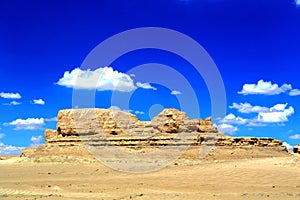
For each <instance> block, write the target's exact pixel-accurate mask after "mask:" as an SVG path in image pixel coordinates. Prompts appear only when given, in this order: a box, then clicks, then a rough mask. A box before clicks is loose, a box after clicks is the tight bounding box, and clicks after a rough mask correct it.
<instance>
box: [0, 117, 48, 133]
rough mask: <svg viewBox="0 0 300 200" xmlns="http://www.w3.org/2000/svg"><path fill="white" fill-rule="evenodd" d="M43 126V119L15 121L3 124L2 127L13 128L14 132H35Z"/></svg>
mask: <svg viewBox="0 0 300 200" xmlns="http://www.w3.org/2000/svg"><path fill="white" fill-rule="evenodd" d="M44 125H45V120H44V118H27V119H16V120H14V121H12V122H8V123H4V126H15V128H14V129H15V130H35V129H40V128H42V127H43V126H44Z"/></svg>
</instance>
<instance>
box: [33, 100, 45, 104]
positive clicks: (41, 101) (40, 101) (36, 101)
mask: <svg viewBox="0 0 300 200" xmlns="http://www.w3.org/2000/svg"><path fill="white" fill-rule="evenodd" d="M31 103H32V104H38V105H45V101H44V100H43V99H34V100H33V101H32V102H31Z"/></svg>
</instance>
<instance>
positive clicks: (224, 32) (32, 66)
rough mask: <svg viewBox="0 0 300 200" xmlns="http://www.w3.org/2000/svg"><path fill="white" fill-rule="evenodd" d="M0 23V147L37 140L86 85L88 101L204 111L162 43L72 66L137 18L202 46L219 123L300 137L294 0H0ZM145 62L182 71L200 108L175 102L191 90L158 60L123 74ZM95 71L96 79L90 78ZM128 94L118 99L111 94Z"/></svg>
mask: <svg viewBox="0 0 300 200" xmlns="http://www.w3.org/2000/svg"><path fill="white" fill-rule="evenodd" d="M0 24H1V26H0V67H1V73H0V80H1V81H0V112H1V115H0V154H18V153H19V152H20V150H21V149H22V147H28V146H34V145H38V144H41V143H43V140H44V136H43V130H44V129H45V128H53V129H55V125H56V118H55V117H56V115H57V112H58V111H59V110H60V109H65V108H72V107H74V106H76V105H74V104H73V93H74V90H79V91H83V93H84V91H88V92H91V91H94V94H95V98H94V99H93V100H94V101H93V102H94V104H95V106H96V107H102V108H109V107H111V106H114V108H117V107H119V108H120V109H122V110H129V111H130V112H132V113H136V114H137V116H138V117H139V118H141V119H143V120H149V119H150V118H151V117H153V116H154V115H155V114H157V113H158V112H159V111H160V110H161V109H163V108H166V107H175V108H179V109H182V110H184V111H186V112H187V114H188V115H189V116H190V117H201V118H205V117H207V116H210V115H211V114H212V113H211V106H212V105H211V97H210V93H209V91H208V87H207V85H206V82H205V80H204V79H203V77H201V74H199V73H197V70H195V68H193V66H192V65H191V63H189V62H188V61H187V60H186V59H184V58H182V57H179V56H178V55H176V54H174V53H172V52H167V51H163V50H159V49H143V50H136V51H133V52H129V53H127V54H125V55H122V56H120V57H119V58H118V59H116V60H115V61H114V62H112V63H111V64H110V66H85V68H82V67H81V65H82V63H83V61H84V59H85V58H86V57H87V55H88V54H89V53H90V52H91V51H92V50H93V49H94V48H95V47H96V46H97V45H99V44H100V43H101V42H103V41H104V40H106V39H107V38H109V37H111V36H113V35H115V34H118V33H120V32H123V31H126V30H130V29H134V28H140V27H162V28H167V29H172V30H175V31H178V32H181V33H183V34H185V35H187V36H189V37H191V38H193V39H194V40H195V41H197V42H198V43H199V44H201V45H202V46H203V48H204V49H205V50H206V51H207V52H208V54H209V55H210V57H211V58H212V59H213V61H214V63H215V64H216V66H217V68H218V70H219V73H220V75H221V77H222V80H223V83H224V87H225V91H226V98H227V102H226V114H224V115H223V116H218V117H216V118H215V119H214V122H215V124H216V125H218V126H219V128H220V129H222V130H223V131H225V132H227V133H228V134H230V135H233V136H257V137H273V138H276V139H280V140H283V141H284V142H286V143H287V144H290V145H295V144H298V143H300V123H299V121H300V114H299V111H300V104H299V101H300V91H299V89H300V81H299V71H300V70H299V66H300V40H299V35H300V2H299V1H298V3H297V1H293V0H275V1H274V0H272V1H271V0H257V1H256V0H254V1H238V0H236V1H234V0H233V1H227V0H226V1H225V0H202V1H200V0H185V1H183V0H166V1H156V0H154V1H135V0H133V1H121V0H120V1H30V0H29V1H17V0H12V1H1V2H0ZM145 39H147V37H146V36H145ZM122 45H124V44H122V43H121V44H120V47H121V46H122ZM101 56H104V55H99V57H100V59H101ZM147 63H160V64H163V65H165V66H169V69H170V68H171V69H174V71H172V73H173V72H178V74H180V75H182V77H184V78H185V80H187V81H188V83H189V85H190V86H191V88H192V89H193V91H194V93H195V95H196V97H197V100H198V104H199V108H200V114H199V115H198V114H197V113H196V112H193V107H192V104H191V105H190V104H189V103H186V101H185V100H183V102H184V109H183V107H182V105H181V99H184V98H183V97H187V98H192V96H189V95H187V92H188V91H187V90H185V89H186V88H185V87H181V86H182V85H183V82H181V79H179V78H178V77H179V76H178V77H177V75H176V76H175V73H174V74H164V73H167V71H165V72H163V68H162V67H161V68H160V67H159V66H156V67H153V74H151V73H147V74H146V75H142V76H143V77H142V76H141V75H140V76H139V74H138V73H131V72H132V71H133V70H132V69H135V67H136V66H139V65H143V64H147ZM80 67H81V68H80ZM88 68H90V69H91V70H88ZM154 72H155V73H154ZM159 75H161V76H159ZM99 76H101V78H102V79H101V80H102V81H100V82H99V83H97V82H94V84H91V82H93V80H94V81H97V80H98V79H97V77H99ZM78 77H80V78H79V79H80V81H79V82H78V80H79V79H77V78H78ZM158 77H160V81H162V82H163V83H169V85H163V84H161V83H160V82H158V81H157V80H158ZM146 80H148V81H146ZM151 80H154V81H152V82H151ZM76 81H77V82H76ZM176 84H178V86H177V85H176ZM173 86H177V87H173ZM73 89H74V90H73ZM129 94H130V95H131V96H130V99H129V100H128V101H126V102H124V101H118V99H120V98H122V99H124V98H126V97H128V95H129ZM112 97H114V99H115V100H114V101H112ZM83 101H84V99H83ZM125 104H126V105H125Z"/></svg>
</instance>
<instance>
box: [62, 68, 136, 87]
mask: <svg viewBox="0 0 300 200" xmlns="http://www.w3.org/2000/svg"><path fill="white" fill-rule="evenodd" d="M57 84H58V85H61V86H65V87H68V88H75V89H96V90H99V91H104V90H116V91H121V92H130V91H132V90H134V89H135V86H134V83H133V80H132V79H131V76H130V75H127V74H124V73H121V72H118V71H116V70H113V68H111V67H103V68H98V69H96V70H95V71H93V70H90V69H87V70H82V69H80V68H75V69H74V70H72V71H71V72H69V71H66V72H65V73H64V75H63V77H62V78H60V79H59V81H58V82H57Z"/></svg>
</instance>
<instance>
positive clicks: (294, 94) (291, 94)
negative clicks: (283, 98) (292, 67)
mask: <svg viewBox="0 0 300 200" xmlns="http://www.w3.org/2000/svg"><path fill="white" fill-rule="evenodd" d="M299 1H300V0H299ZM289 95H290V96H298V95H300V90H298V89H293V90H291V91H290V93H289Z"/></svg>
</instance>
